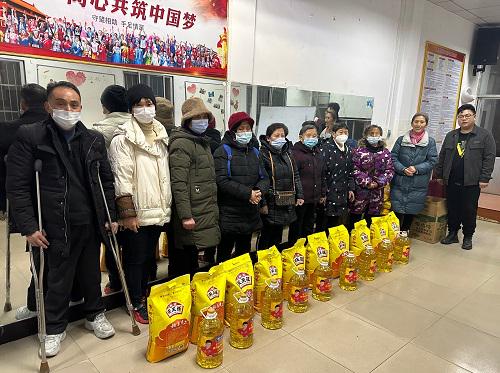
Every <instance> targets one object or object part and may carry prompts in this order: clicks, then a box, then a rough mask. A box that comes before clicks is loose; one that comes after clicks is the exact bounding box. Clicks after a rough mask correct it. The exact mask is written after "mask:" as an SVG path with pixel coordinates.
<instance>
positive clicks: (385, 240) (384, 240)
mask: <svg viewBox="0 0 500 373" xmlns="http://www.w3.org/2000/svg"><path fill="white" fill-rule="evenodd" d="M382 242H383V243H386V244H387V243H391V240H390V239H388V238H384V239H383V240H382Z"/></svg>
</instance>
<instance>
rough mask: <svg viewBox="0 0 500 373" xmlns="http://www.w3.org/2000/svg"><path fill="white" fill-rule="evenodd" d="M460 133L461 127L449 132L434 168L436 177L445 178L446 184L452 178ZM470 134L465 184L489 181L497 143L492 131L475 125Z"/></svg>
mask: <svg viewBox="0 0 500 373" xmlns="http://www.w3.org/2000/svg"><path fill="white" fill-rule="evenodd" d="M459 134H460V128H457V129H456V130H453V131H451V132H448V134H447V135H446V137H445V138H444V141H443V145H442V147H441V151H440V153H439V161H438V164H437V166H436V169H435V170H434V173H435V176H436V178H438V179H443V180H444V182H445V184H446V185H448V180H449V178H450V172H451V167H452V165H453V157H454V155H455V153H456V147H457V143H458V136H459ZM470 134H471V138H470V140H469V141H467V144H466V146H465V154H464V186H472V185H478V184H479V183H480V182H482V183H488V182H489V181H490V179H491V174H492V173H493V168H494V167H495V157H496V144H495V139H494V138H493V135H492V134H491V132H490V131H488V130H486V129H484V128H481V127H478V126H477V125H475V126H474V128H473V129H472V132H471V133H470Z"/></svg>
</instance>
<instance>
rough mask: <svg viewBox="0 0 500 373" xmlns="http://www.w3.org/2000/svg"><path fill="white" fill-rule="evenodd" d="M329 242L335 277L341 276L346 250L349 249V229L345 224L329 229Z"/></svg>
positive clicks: (331, 263)
mask: <svg viewBox="0 0 500 373" xmlns="http://www.w3.org/2000/svg"><path fill="white" fill-rule="evenodd" d="M328 234H329V235H328V243H329V246H330V255H329V257H330V267H332V272H333V278H337V277H339V274H340V265H341V264H342V258H343V255H342V254H344V253H345V252H346V251H349V231H348V230H347V228H346V227H345V226H343V225H339V226H337V227H333V228H330V229H329V230H328Z"/></svg>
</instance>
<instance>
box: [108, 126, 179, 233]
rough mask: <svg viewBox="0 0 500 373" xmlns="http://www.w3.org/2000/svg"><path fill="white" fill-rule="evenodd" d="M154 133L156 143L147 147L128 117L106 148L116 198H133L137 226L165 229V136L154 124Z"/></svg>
mask: <svg viewBox="0 0 500 373" xmlns="http://www.w3.org/2000/svg"><path fill="white" fill-rule="evenodd" d="M153 130H154V131H155V133H156V134H157V135H156V139H155V141H154V144H153V145H149V144H148V143H147V142H146V139H145V137H144V133H143V131H142V129H141V127H140V126H139V123H138V122H137V120H136V119H135V118H132V117H131V118H130V119H129V121H128V122H125V123H123V124H121V125H119V126H118V128H117V129H116V131H115V135H114V137H113V140H112V141H111V145H110V147H109V160H110V163H111V168H112V170H113V174H114V176H115V193H116V198H117V200H119V199H120V198H122V197H126V196H131V197H132V201H133V203H134V204H133V208H134V209H135V214H136V217H137V219H138V221H139V226H149V225H164V224H165V223H168V222H169V221H170V217H171V205H172V192H171V190H170V172H169V167H168V149H167V144H168V135H167V131H166V130H165V127H163V125H162V124H161V123H160V122H158V121H156V120H155V121H153ZM122 217H123V216H122Z"/></svg>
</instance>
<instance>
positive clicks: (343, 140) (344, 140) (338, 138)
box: [335, 135, 348, 144]
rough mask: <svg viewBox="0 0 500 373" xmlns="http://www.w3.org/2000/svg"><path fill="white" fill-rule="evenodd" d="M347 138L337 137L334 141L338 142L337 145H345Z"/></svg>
mask: <svg viewBox="0 0 500 373" xmlns="http://www.w3.org/2000/svg"><path fill="white" fill-rule="evenodd" d="M347 138H348V136H347V135H338V136H337V137H335V141H336V142H338V143H339V144H345V142H346V141H347Z"/></svg>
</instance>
